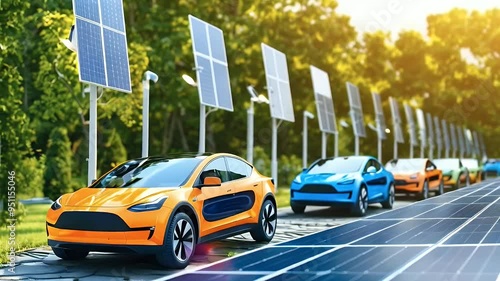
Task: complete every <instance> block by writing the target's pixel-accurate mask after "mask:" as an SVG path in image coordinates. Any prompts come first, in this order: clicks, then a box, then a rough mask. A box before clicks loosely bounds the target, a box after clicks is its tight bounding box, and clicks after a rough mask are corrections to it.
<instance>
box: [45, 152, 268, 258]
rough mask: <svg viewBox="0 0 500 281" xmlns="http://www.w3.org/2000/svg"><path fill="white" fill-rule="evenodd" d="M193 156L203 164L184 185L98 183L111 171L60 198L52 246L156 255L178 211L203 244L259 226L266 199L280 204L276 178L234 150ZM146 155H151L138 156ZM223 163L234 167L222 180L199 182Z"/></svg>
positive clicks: (50, 221) (53, 213)
mask: <svg viewBox="0 0 500 281" xmlns="http://www.w3.org/2000/svg"><path fill="white" fill-rule="evenodd" d="M193 158H196V159H199V164H196V167H195V168H194V170H192V171H191V172H190V175H189V176H188V177H187V179H186V180H185V181H184V182H183V184H182V185H180V186H174V187H171V186H167V187H161V186H158V187H126V188H125V187H116V188H113V187H111V188H102V187H101V188H98V187H95V184H96V183H99V182H100V181H102V180H103V179H104V178H105V177H106V176H107V174H109V173H110V172H112V171H113V170H111V171H110V172H108V173H107V174H106V175H104V176H102V177H101V178H100V179H99V180H98V181H96V183H94V185H93V186H91V187H86V188H82V189H80V190H78V191H76V192H73V193H70V194H65V195H63V196H61V197H60V199H58V202H57V204H59V205H60V207H59V208H58V209H56V210H54V208H51V209H49V211H48V213H47V235H48V240H49V245H50V246H52V247H56V248H63V249H64V248H66V249H73V248H78V247H80V248H85V249H87V250H90V251H111V252H122V251H124V252H130V251H131V252H136V253H143V254H154V253H157V252H158V251H161V246H162V245H163V244H164V240H165V237H166V229H167V226H168V224H169V221H170V220H171V219H172V217H173V216H174V215H175V214H176V213H178V212H183V213H186V214H187V215H188V216H189V217H190V218H191V220H192V221H193V223H194V228H195V234H196V235H195V237H196V242H197V243H202V242H206V241H209V240H215V239H220V238H224V237H228V236H233V235H236V234H240V233H244V232H249V231H251V230H252V229H254V228H255V227H256V225H258V223H259V213H260V210H261V207H262V205H263V203H264V201H265V200H268V201H271V202H272V203H273V204H274V206H276V201H275V199H274V184H273V182H272V180H271V178H268V177H265V176H262V175H261V174H260V173H259V172H258V171H257V170H256V169H255V168H253V167H252V166H251V165H250V164H249V163H247V162H246V161H244V160H243V159H241V158H239V157H237V156H234V155H230V154H214V155H211V156H197V157H193ZM145 159H149V158H143V159H138V160H134V161H142V160H145ZM215 161H218V162H215ZM224 162H225V163H226V167H229V168H228V169H227V171H223V172H222V173H225V174H219V176H220V177H221V178H222V182H221V181H219V182H218V185H217V181H216V184H215V185H214V186H203V187H200V183H201V180H200V177H201V176H202V175H203V173H204V172H206V171H208V170H206V169H207V168H206V167H209V166H208V165H209V164H210V163H224ZM229 162H231V163H235V165H239V167H235V168H234V169H233V170H235V171H237V172H240V173H241V174H238V173H234V171H233V170H231V167H230V165H229V164H228V163H229ZM114 170H116V168H115V169H114ZM215 170H216V169H215ZM209 171H212V169H211V170H209ZM245 171H246V172H245ZM218 172H219V173H220V172H221V171H218ZM243 173H247V174H246V176H244V175H243ZM233 174H237V175H238V176H237V177H239V178H237V179H235V178H236V177H235V176H234V175H233ZM224 178H226V179H227V180H224ZM164 198H166V199H164ZM162 200H163V201H164V202H163V203H162V205H161V206H160V207H159V208H157V209H155V210H146V209H145V210H139V211H137V210H135V211H134V208H133V207H134V206H147V205H141V204H144V203H145V204H148V202H149V203H150V202H155V201H158V202H160V201H162ZM160 203H161V202H160ZM146 208H147V207H146Z"/></svg>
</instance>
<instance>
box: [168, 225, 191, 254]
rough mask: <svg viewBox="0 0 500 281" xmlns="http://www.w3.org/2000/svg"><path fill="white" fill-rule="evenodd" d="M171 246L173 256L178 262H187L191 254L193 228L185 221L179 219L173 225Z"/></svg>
mask: <svg viewBox="0 0 500 281" xmlns="http://www.w3.org/2000/svg"><path fill="white" fill-rule="evenodd" d="M173 246H174V255H175V256H176V258H177V259H178V260H180V261H185V260H187V259H188V258H189V257H190V256H191V254H192V253H193V250H194V236H193V228H192V227H191V224H190V223H189V222H188V221H187V220H184V219H181V220H179V221H178V222H177V224H176V225H175V230H174V239H173Z"/></svg>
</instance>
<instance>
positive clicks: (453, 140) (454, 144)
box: [450, 124, 458, 157]
mask: <svg viewBox="0 0 500 281" xmlns="http://www.w3.org/2000/svg"><path fill="white" fill-rule="evenodd" d="M450 140H451V149H452V150H453V157H456V153H457V150H458V140H457V133H456V128H455V125H454V124H450Z"/></svg>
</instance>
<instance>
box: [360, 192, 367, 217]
mask: <svg viewBox="0 0 500 281" xmlns="http://www.w3.org/2000/svg"><path fill="white" fill-rule="evenodd" d="M367 197H368V194H367V192H366V188H362V189H361V192H360V193H359V209H360V210H361V212H363V213H364V212H365V210H366V208H367V207H368V206H367V205H368V200H367Z"/></svg>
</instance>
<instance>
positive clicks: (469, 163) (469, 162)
mask: <svg viewBox="0 0 500 281" xmlns="http://www.w3.org/2000/svg"><path fill="white" fill-rule="evenodd" d="M462 164H463V165H464V166H465V167H467V168H469V169H475V168H478V167H479V163H478V162H477V160H476V159H462Z"/></svg>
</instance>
